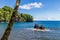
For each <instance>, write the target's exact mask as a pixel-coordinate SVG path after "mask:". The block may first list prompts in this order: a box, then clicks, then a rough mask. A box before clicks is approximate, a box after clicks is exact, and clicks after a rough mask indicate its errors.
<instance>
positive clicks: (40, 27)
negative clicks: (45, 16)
mask: <svg viewBox="0 0 60 40" xmlns="http://www.w3.org/2000/svg"><path fill="white" fill-rule="evenodd" d="M34 28H35V29H40V30H45V27H44V26H43V25H41V26H39V25H38V24H35V26H34Z"/></svg>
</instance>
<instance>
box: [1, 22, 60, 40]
mask: <svg viewBox="0 0 60 40" xmlns="http://www.w3.org/2000/svg"><path fill="white" fill-rule="evenodd" d="M35 24H38V25H43V26H44V27H45V28H46V29H47V31H35V30H34V25H35ZM7 25H8V23H6V22H1V23H0V38H1V37H2V35H3V33H4V30H5V29H6V28H7ZM8 40H60V21H34V22H14V25H13V28H12V31H11V34H10V36H9V39H8Z"/></svg>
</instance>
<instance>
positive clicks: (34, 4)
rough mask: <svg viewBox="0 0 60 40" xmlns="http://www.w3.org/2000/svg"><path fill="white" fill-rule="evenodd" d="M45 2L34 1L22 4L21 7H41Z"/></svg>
mask: <svg viewBox="0 0 60 40" xmlns="http://www.w3.org/2000/svg"><path fill="white" fill-rule="evenodd" d="M42 5H43V4H42V3H41V2H39V3H37V2H34V3H29V4H24V5H21V6H19V8H20V9H28V10H29V9H31V8H41V6H42Z"/></svg>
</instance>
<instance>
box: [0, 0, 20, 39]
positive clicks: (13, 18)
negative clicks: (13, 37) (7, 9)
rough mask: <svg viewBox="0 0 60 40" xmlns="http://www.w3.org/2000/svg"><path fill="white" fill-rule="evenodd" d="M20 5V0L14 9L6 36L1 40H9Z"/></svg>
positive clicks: (17, 0)
mask: <svg viewBox="0 0 60 40" xmlns="http://www.w3.org/2000/svg"><path fill="white" fill-rule="evenodd" d="M19 4H20V0H16V5H15V8H14V10H13V13H12V16H11V19H10V21H9V24H8V26H7V29H6V30H5V32H4V35H3V36H2V38H1V40H8V37H9V35H10V32H11V30H12V27H13V22H14V20H15V17H16V13H17V10H18V7H19Z"/></svg>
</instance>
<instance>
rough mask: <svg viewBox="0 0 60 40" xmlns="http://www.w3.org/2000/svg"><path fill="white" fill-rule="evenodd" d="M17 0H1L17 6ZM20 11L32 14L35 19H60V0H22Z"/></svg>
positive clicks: (0, 5)
mask: <svg viewBox="0 0 60 40" xmlns="http://www.w3.org/2000/svg"><path fill="white" fill-rule="evenodd" d="M15 2H16V0H0V8H1V7H3V6H5V5H6V6H10V7H12V8H13V7H14V6H15ZM18 11H19V12H23V13H27V14H30V15H32V16H33V17H34V20H60V0H21V3H20V6H19V10H18Z"/></svg>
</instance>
